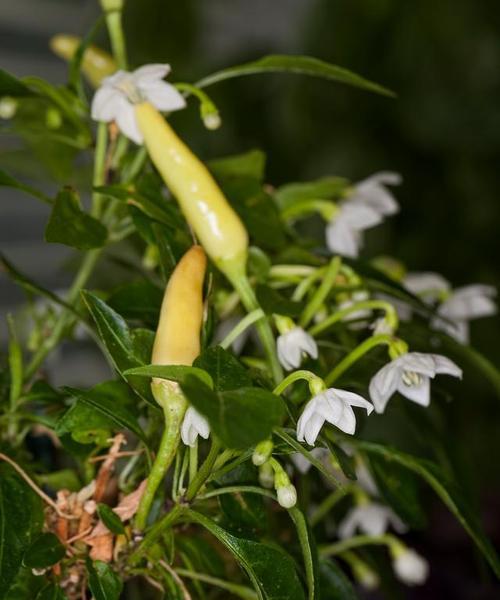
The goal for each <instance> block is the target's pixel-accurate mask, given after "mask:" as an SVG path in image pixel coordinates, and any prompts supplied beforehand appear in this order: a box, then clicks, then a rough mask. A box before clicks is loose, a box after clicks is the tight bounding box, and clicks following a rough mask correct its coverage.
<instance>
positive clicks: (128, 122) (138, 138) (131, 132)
mask: <svg viewBox="0 0 500 600" xmlns="http://www.w3.org/2000/svg"><path fill="white" fill-rule="evenodd" d="M116 124H117V125H118V127H119V129H120V131H121V132H122V133H123V135H126V136H127V137H128V138H129V139H131V140H132V141H133V142H135V143H136V144H139V145H140V144H142V142H143V137H142V133H141V131H140V129H139V127H138V125H137V121H136V119H135V111H134V107H133V106H132V104H129V103H128V102H127V106H126V107H125V106H124V107H123V108H122V109H121V110H120V112H119V113H118V115H117V117H116Z"/></svg>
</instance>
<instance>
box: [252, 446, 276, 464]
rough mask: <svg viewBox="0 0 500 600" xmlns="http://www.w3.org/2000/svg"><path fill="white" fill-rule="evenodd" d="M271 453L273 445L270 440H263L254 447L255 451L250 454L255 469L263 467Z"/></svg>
mask: <svg viewBox="0 0 500 600" xmlns="http://www.w3.org/2000/svg"><path fill="white" fill-rule="evenodd" d="M272 451H273V443H272V441H271V440H264V441H263V442H260V443H259V444H257V446H255V450H254V451H253V454H252V462H253V464H254V465H255V466H256V467H260V466H261V465H263V464H264V463H265V462H267V460H268V459H269V457H270V456H271V453H272Z"/></svg>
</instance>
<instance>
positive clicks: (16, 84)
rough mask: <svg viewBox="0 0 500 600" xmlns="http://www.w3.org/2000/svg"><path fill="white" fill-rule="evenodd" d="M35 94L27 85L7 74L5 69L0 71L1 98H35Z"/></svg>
mask: <svg viewBox="0 0 500 600" xmlns="http://www.w3.org/2000/svg"><path fill="white" fill-rule="evenodd" d="M34 95H35V92H33V90H30V88H29V87H28V86H27V85H25V84H24V83H23V82H22V81H20V80H19V79H17V77H14V75H11V74H10V73H7V71H4V70H3V69H0V97H2V96H12V97H14V98H16V97H22V96H34Z"/></svg>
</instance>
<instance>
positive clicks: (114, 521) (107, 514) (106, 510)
mask: <svg viewBox="0 0 500 600" xmlns="http://www.w3.org/2000/svg"><path fill="white" fill-rule="evenodd" d="M97 513H98V515H99V518H100V519H101V521H102V522H103V523H104V525H106V527H107V528H108V529H109V530H110V531H111V533H114V534H116V535H120V534H123V533H125V527H124V526H123V523H122V521H121V519H120V517H119V516H118V515H117V514H116V513H115V512H114V510H113V509H112V508H111V507H110V506H108V505H107V504H98V505H97Z"/></svg>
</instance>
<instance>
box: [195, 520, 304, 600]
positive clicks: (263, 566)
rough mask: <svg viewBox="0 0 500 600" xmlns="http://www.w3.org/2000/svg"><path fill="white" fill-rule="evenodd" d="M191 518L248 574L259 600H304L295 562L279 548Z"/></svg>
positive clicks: (210, 521) (208, 521)
mask: <svg viewBox="0 0 500 600" xmlns="http://www.w3.org/2000/svg"><path fill="white" fill-rule="evenodd" d="M188 518H189V520H191V521H194V522H196V523H199V524H200V525H202V526H203V527H205V528H206V529H207V530H208V531H209V532H210V533H211V534H212V535H214V536H215V537H216V538H217V539H218V540H219V541H220V542H221V543H222V544H223V545H224V546H225V547H226V549H227V550H229V552H231V553H232V554H233V556H234V557H235V558H236V560H237V561H238V563H239V565H240V566H241V568H242V569H243V570H244V571H245V572H246V574H247V575H248V577H249V578H250V580H251V582H252V583H253V585H254V588H255V590H256V591H257V593H258V595H259V596H258V597H259V599H260V600H305V598H306V596H305V594H304V590H303V588H302V585H301V583H300V580H299V578H298V575H297V572H296V570H295V564H294V562H293V560H292V558H291V557H290V556H289V555H288V554H287V553H286V552H285V551H284V550H282V549H281V548H280V547H279V546H275V545H273V546H271V545H268V544H262V543H260V542H254V541H252V540H246V539H242V538H239V537H236V536H233V535H231V534H229V533H228V532H227V531H225V530H224V529H222V528H221V527H219V526H218V525H217V524H216V523H215V521H212V519H209V518H208V517H205V516H204V515H202V514H200V513H197V512H195V511H192V510H190V511H188Z"/></svg>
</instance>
